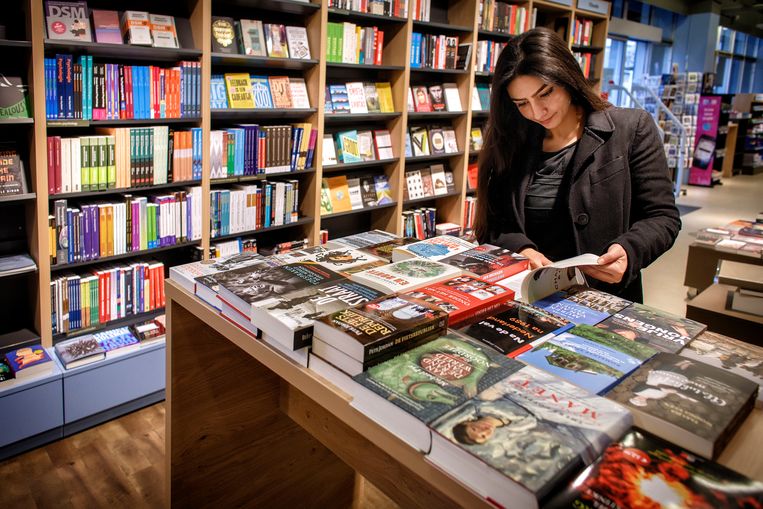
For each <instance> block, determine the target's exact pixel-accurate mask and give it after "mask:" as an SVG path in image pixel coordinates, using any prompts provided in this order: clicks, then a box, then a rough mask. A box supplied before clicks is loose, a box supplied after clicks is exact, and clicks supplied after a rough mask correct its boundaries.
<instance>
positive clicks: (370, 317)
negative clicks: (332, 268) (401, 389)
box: [314, 274, 448, 363]
mask: <svg viewBox="0 0 763 509" xmlns="http://www.w3.org/2000/svg"><path fill="white" fill-rule="evenodd" d="M356 275H357V274H353V276H356ZM381 291H383V290H381ZM447 323H448V318H447V314H446V313H445V312H443V311H441V310H440V309H438V308H437V307H434V306H430V305H429V304H427V303H425V302H422V301H420V300H418V299H414V298H412V297H408V296H404V295H399V296H396V295H389V296H385V297H380V298H378V299H375V300H373V301H370V302H367V303H364V304H360V305H359V306H355V307H351V308H347V309H344V310H341V311H338V312H336V313H331V314H330V315H327V316H324V317H322V318H320V319H319V320H317V321H316V322H315V325H314V327H315V330H314V334H315V337H316V338H320V339H321V340H322V341H324V342H326V343H328V344H329V345H331V346H333V347H334V348H336V349H338V350H340V351H341V352H343V353H345V354H347V355H349V356H350V357H351V358H353V359H355V360H357V361H359V362H363V363H365V362H368V361H370V360H371V359H373V358H375V357H380V356H382V355H389V354H391V353H392V352H394V351H399V352H403V351H405V350H407V349H408V348H410V347H411V345H412V346H415V344H416V341H417V340H419V341H423V340H424V339H429V338H435V337H438V336H440V335H441V334H444V333H445V331H446V328H447Z"/></svg>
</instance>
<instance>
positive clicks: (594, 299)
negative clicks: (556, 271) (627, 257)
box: [534, 285, 631, 325]
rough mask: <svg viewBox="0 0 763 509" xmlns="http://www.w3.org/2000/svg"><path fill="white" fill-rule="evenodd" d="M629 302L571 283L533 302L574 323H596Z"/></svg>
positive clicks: (624, 306)
mask: <svg viewBox="0 0 763 509" xmlns="http://www.w3.org/2000/svg"><path fill="white" fill-rule="evenodd" d="M630 304H631V302H630V301H629V300H625V299H621V298H620V297H616V296H614V295H611V294H609V293H605V292H602V291H600V290H596V289H594V288H589V287H587V286H582V285H573V286H571V287H570V288H567V289H566V290H563V291H560V292H556V293H554V294H552V295H550V296H548V297H546V298H544V299H540V300H538V301H536V302H535V303H534V305H535V306H537V307H539V308H542V309H545V310H546V311H548V312H550V313H553V314H555V315H557V316H561V317H562V318H566V319H567V320H569V321H570V322H572V323H574V324H576V325H580V324H584V325H596V324H598V323H599V322H601V321H602V320H605V319H607V318H609V317H610V316H611V315H613V314H615V313H617V312H619V311H621V310H623V309H625V308H626V307H628V306H630Z"/></svg>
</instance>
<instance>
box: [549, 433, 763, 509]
mask: <svg viewBox="0 0 763 509" xmlns="http://www.w3.org/2000/svg"><path fill="white" fill-rule="evenodd" d="M762 498H763V483H761V482H759V481H754V480H751V479H748V478H747V477H745V476H743V475H741V474H738V473H737V472H734V471H733V470H730V469H728V468H726V467H724V466H722V465H719V464H718V463H714V462H712V461H707V460H705V459H703V458H701V457H699V456H696V455H694V454H690V453H689V452H688V451H686V450H684V449H681V448H680V447H678V446H676V445H674V444H671V443H669V442H665V441H664V440H660V439H659V438H657V437H655V436H653V435H650V434H649V433H645V432H643V431H640V430H635V429H634V430H631V431H629V432H628V433H627V434H626V435H625V436H623V437H622V438H621V439H620V440H618V441H616V442H614V443H612V444H610V445H609V446H608V447H607V448H606V449H605V450H604V452H603V453H602V455H601V457H599V459H597V460H596V461H595V462H594V463H593V464H592V465H591V466H590V467H588V468H587V469H585V470H583V471H582V472H581V473H580V475H578V476H577V477H575V478H574V479H573V480H571V481H570V483H569V484H568V485H567V487H566V488H565V489H564V490H561V491H560V492H559V493H558V494H557V495H555V496H554V497H553V498H552V499H551V500H550V501H549V503H548V504H547V505H546V507H547V508H548V509H562V508H568V507H595V506H598V505H600V506H601V507H608V508H611V509H627V508H631V507H650V508H654V509H662V508H665V509H667V508H671V507H696V508H700V507H726V508H743V507H755V502H754V501H760V500H761V499H762Z"/></svg>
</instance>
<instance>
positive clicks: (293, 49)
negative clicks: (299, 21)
mask: <svg viewBox="0 0 763 509" xmlns="http://www.w3.org/2000/svg"><path fill="white" fill-rule="evenodd" d="M286 41H287V42H288V44H289V58H298V59H308V60H309V59H310V44H309V43H308V41H307V30H306V29H305V27H294V26H288V27H286Z"/></svg>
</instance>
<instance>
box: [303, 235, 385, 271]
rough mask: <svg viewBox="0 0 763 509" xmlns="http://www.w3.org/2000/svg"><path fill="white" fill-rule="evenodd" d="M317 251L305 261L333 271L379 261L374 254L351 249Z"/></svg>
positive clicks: (334, 248)
mask: <svg viewBox="0 0 763 509" xmlns="http://www.w3.org/2000/svg"><path fill="white" fill-rule="evenodd" d="M331 244H332V247H331V248H325V249H320V250H316V251H315V252H312V253H310V254H307V255H306V256H305V257H304V259H303V261H310V262H315V263H319V264H321V265H323V266H324V267H326V268H329V269H331V270H336V271H341V270H345V269H349V268H352V267H358V266H360V265H367V264H369V263H372V262H376V261H378V260H379V259H378V258H377V257H375V256H373V255H372V254H370V253H368V252H364V251H360V250H359V249H353V248H349V247H333V245H334V244H336V242H334V241H332V243H331Z"/></svg>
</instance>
